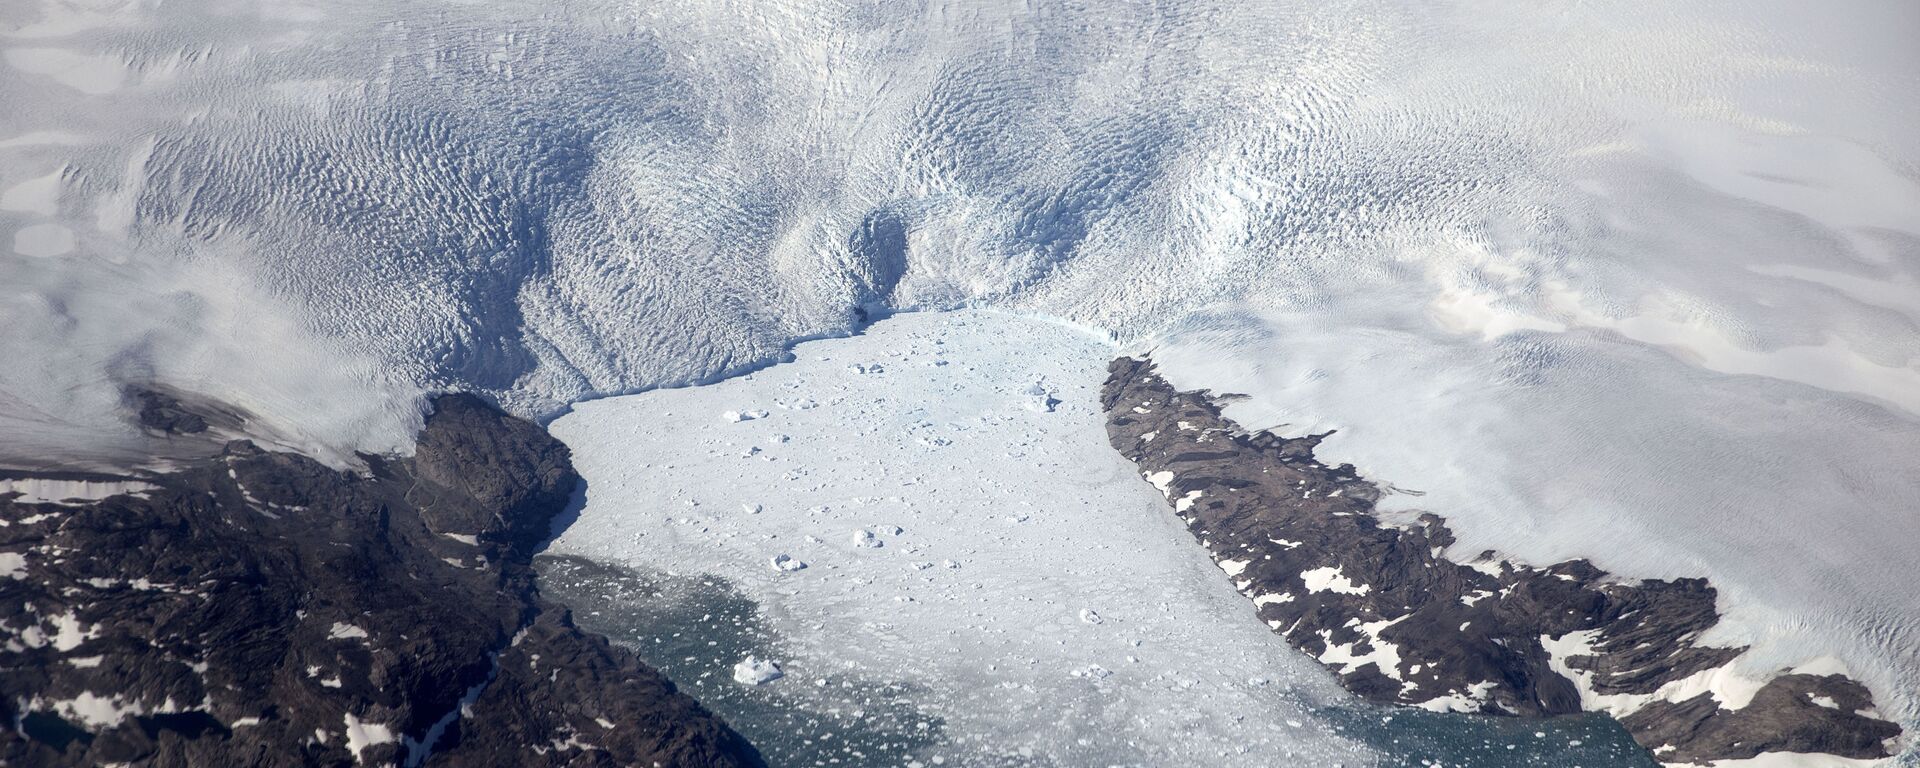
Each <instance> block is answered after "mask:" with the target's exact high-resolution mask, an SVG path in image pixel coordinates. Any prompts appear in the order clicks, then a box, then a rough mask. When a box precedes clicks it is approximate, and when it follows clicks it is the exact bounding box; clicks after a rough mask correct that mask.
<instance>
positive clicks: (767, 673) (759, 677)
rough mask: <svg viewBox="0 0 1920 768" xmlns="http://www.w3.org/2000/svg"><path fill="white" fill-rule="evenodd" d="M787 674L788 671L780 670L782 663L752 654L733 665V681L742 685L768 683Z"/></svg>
mask: <svg viewBox="0 0 1920 768" xmlns="http://www.w3.org/2000/svg"><path fill="white" fill-rule="evenodd" d="M786 676H787V673H785V672H782V671H780V665H778V664H775V663H773V662H771V661H768V660H766V659H757V658H754V657H752V656H748V657H746V658H744V659H741V660H740V663H738V664H735V665H733V681H734V682H736V683H740V684H741V685H766V684H767V683H771V682H773V681H775V680H778V679H780V678H782V677H786Z"/></svg>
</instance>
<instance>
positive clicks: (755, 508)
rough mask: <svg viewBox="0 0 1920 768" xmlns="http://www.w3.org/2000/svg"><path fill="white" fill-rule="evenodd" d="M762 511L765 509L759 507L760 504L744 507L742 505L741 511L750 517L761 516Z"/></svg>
mask: <svg viewBox="0 0 1920 768" xmlns="http://www.w3.org/2000/svg"><path fill="white" fill-rule="evenodd" d="M761 509H763V508H762V507H761V506H760V505H758V504H742V505H740V511H742V512H745V513H747V514H749V515H757V514H760V510H761Z"/></svg>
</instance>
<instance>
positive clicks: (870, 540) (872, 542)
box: [853, 528, 880, 547]
mask: <svg viewBox="0 0 1920 768" xmlns="http://www.w3.org/2000/svg"><path fill="white" fill-rule="evenodd" d="M853 545H854V546H856V547H879V546H880V539H879V537H876V536H874V535H873V531H869V530H867V529H865V528H862V529H860V530H857V531H854V532H853Z"/></svg>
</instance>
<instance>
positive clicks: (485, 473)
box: [0, 395, 763, 766]
mask: <svg viewBox="0 0 1920 768" xmlns="http://www.w3.org/2000/svg"><path fill="white" fill-rule="evenodd" d="M139 406H140V408H141V409H142V418H143V419H145V420H149V421H155V420H158V421H164V423H165V425H166V426H167V428H169V429H172V428H176V427H177V428H179V429H182V430H188V429H191V428H193V427H195V426H198V424H199V423H200V422H198V421H196V419H198V418H200V417H198V416H196V415H194V414H193V413H192V412H189V411H187V410H183V407H182V406H181V405H180V403H179V401H177V400H173V399H166V400H159V399H153V398H148V399H146V400H143V401H141V402H140V403H139ZM433 409H434V410H433V413H432V415H431V416H429V417H428V419H427V421H426V426H425V428H424V429H423V431H422V432H421V434H420V436H419V442H418V449H417V451H416V454H415V455H414V456H413V457H412V458H392V457H377V456H363V457H362V458H363V459H364V461H365V463H366V470H365V471H364V472H346V471H339V470H335V469H331V468H329V467H327V466H325V465H322V464H320V463H319V462H317V461H314V460H312V459H310V458H307V457H304V456H300V455H296V454H291V453H270V452H266V451H263V450H260V449H259V448H256V447H255V446H254V445H253V444H251V443H248V442H234V443H230V444H228V445H227V448H226V450H225V451H224V452H223V453H222V454H221V455H219V456H216V457H214V458H211V459H208V460H206V461H204V462H200V463H197V464H194V465H192V466H190V467H188V468H186V469H182V470H180V471H177V472H173V473H170V474H164V475H157V476H148V477H141V478H139V479H140V480H142V481H144V482H146V483H149V484H152V485H154V486H157V488H153V489H151V490H146V491H143V492H140V493H134V494H122V495H117V496H112V497H109V498H105V499H99V500H85V499H76V500H69V501H68V503H64V504H52V503H31V504H30V503H21V499H20V498H19V496H18V495H17V494H0V522H4V523H5V524H4V525H0V574H3V575H0V714H4V716H5V717H6V718H7V719H8V721H9V723H10V724H11V725H12V726H13V727H11V728H6V729H0V764H4V765H18V766H42V765H45V766H56V765H75V766H78V765H101V764H112V763H122V764H132V765H148V766H208V765H221V766H318V765H327V766H349V765H366V766H373V765H414V764H424V765H429V766H436V765H446V766H461V765H474V766H480V765H487V766H492V765H529V766H538V765H553V766H558V765H567V766H603V765H604V766H613V765H662V766H759V765H762V764H763V763H762V761H761V759H760V757H759V754H758V753H757V752H756V751H755V750H754V748H753V747H752V746H751V745H749V744H748V743H747V742H746V741H745V740H744V739H742V738H741V737H740V736H739V735H738V734H736V733H735V732H734V731H732V730H731V729H730V728H728V727H727V725H726V724H725V723H723V722H721V721H720V719H719V718H717V717H715V716H714V715H712V714H711V713H709V712H707V711H706V710H705V709H703V708H702V707H701V706H700V705H699V704H698V703H697V702H695V701H693V700H692V699H691V698H689V697H687V696H686V695H684V694H681V693H679V692H678V691H676V690H675V688H674V686H673V684H672V683H671V682H669V681H668V680H666V679H665V678H664V677H662V676H661V675H659V674H658V673H656V672H655V671H653V670H652V669H650V668H648V667H646V666H645V665H643V664H642V663H640V662H639V660H638V659H637V658H636V657H634V655H633V654H631V653H630V652H628V651H626V650H624V649H621V648H618V647H616V646H613V645H610V644H608V643H607V642H606V641H605V640H604V639H602V638H599V637H597V636H593V635H589V634H587V633H585V632H583V631H581V630H579V629H577V628H575V627H574V625H573V623H572V621H571V620H570V618H569V617H568V615H567V612H566V611H565V609H563V608H560V607H558V606H555V605H552V604H550V603H547V602H545V601H544V600H542V599H541V598H540V596H539V594H538V592H537V591H536V589H535V584H534V574H533V571H532V569H531V567H530V565H529V559H530V558H531V556H532V554H533V552H534V550H535V549H536V548H537V547H538V546H539V545H540V543H541V542H542V541H543V540H544V539H545V538H546V536H547V534H548V530H549V528H548V526H549V524H550V521H551V520H552V518H553V516H554V515H555V514H556V513H558V512H560V511H561V510H562V509H563V508H564V507H565V505H566V504H567V502H568V497H569V494H570V493H571V492H572V489H573V487H574V485H575V483H576V482H577V480H578V478H577V476H576V475H575V474H574V472H573V468H572V465H571V463H570V459H569V454H568V451H567V448H566V446H564V445H562V444H561V443H560V442H558V441H556V440H554V439H553V438H552V437H550V436H548V435H547V434H546V433H545V432H544V431H543V430H541V429H540V428H539V427H536V426H534V425H533V424H530V423H527V422H524V421H521V420H518V419H514V418H512V417H509V416H506V415H505V414H503V413H501V412H499V411H498V410H496V409H494V408H493V407H491V406H490V405H488V404H486V403H484V402H482V401H480V400H479V399H477V398H474V397H471V396H464V395H450V396H443V397H440V398H437V399H436V400H435V401H434V403H433Z"/></svg>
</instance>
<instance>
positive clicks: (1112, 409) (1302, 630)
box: [1102, 357, 1900, 763]
mask: <svg viewBox="0 0 1920 768" xmlns="http://www.w3.org/2000/svg"><path fill="white" fill-rule="evenodd" d="M1109 374H1110V375H1109V377H1108V379H1107V382H1106V385H1105V388H1104V390H1103V393H1102V397H1103V405H1104V407H1105V409H1106V411H1107V414H1108V419H1107V432H1108V437H1109V439H1110V440H1111V442H1112V444H1113V446H1114V448H1116V449H1117V450H1119V451H1120V452H1121V453H1122V454H1123V455H1125V456H1126V457H1127V458H1128V459H1130V460H1132V461H1133V462H1135V463H1136V464H1137V465H1138V466H1139V468H1140V470H1141V472H1142V474H1143V475H1144V476H1145V477H1146V479H1147V481H1148V482H1150V483H1152V484H1153V485H1154V486H1155V487H1157V488H1159V489H1160V490H1161V491H1162V492H1163V493H1165V494H1166V496H1167V498H1168V500H1169V501H1171V502H1172V503H1173V506H1174V511H1175V514H1177V515H1178V516H1179V517H1180V518H1181V519H1182V520H1183V521H1185V522H1186V523H1187V526H1188V529H1189V530H1190V531H1191V532H1192V533H1193V535H1194V537H1195V538H1196V539H1198V540H1199V541H1200V542H1201V544H1202V545H1203V546H1204V547H1206V549H1207V550H1208V552H1209V553H1210V554H1211V555H1212V557H1213V559H1214V561H1215V562H1216V563H1217V564H1219V566H1220V568H1221V569H1222V570H1223V571H1225V572H1226V573H1227V575H1228V577H1229V578H1231V579H1232V580H1233V582H1234V585H1235V586H1236V587H1237V588H1238V589H1239V591H1240V592H1241V593H1242V594H1245V595H1247V596H1248V597H1249V598H1251V599H1252V600H1253V603H1254V606H1255V610H1257V611H1258V612H1259V616H1260V618H1261V620H1263V621H1265V622H1266V623H1267V625H1268V626H1269V627H1272V628H1273V630H1274V631H1275V632H1277V633H1279V634H1281V635H1282V636H1284V637H1285V638H1286V639H1287V641H1288V642H1289V643H1290V644H1292V645H1293V646H1294V647H1296V648H1299V649H1300V650H1302V651H1305V652H1306V653H1308V654H1310V655H1312V656H1314V657H1315V658H1317V659H1319V660H1320V661H1321V662H1322V663H1325V664H1326V665H1328V666H1329V667H1330V668H1331V669H1332V670H1333V671H1334V672H1335V673H1336V674H1337V676H1338V677H1339V680H1340V682H1341V684H1342V685H1344V686H1345V687H1346V688H1347V689H1348V690H1350V691H1353V692H1354V693H1356V694H1358V695H1360V696H1363V697H1365V698H1367V699H1369V700H1372V701H1375V702H1381V703H1387V704H1398V705H1406V706H1417V707H1422V708H1426V709H1432V710H1438V711H1459V712H1478V713H1485V714H1506V715H1519V716H1528V717H1539V716H1548V715H1556V714H1565V713H1571V712H1577V711H1581V710H1594V711H1603V712H1607V713H1609V714H1612V715H1613V716H1614V717H1616V718H1619V719H1620V721H1621V722H1622V723H1623V724H1624V725H1625V726H1626V727H1627V729H1628V730H1629V731H1630V732H1631V733H1632V734H1633V735H1634V738H1635V739H1636V740H1637V741H1639V742H1640V743H1641V744H1642V745H1644V746H1646V747H1647V748H1648V749H1650V750H1652V751H1653V752H1654V754H1655V755H1656V757H1658V758H1659V759H1660V760H1662V761H1663V762H1668V763H1704V762H1708V761H1712V760H1721V759H1732V758H1747V757H1754V756H1756V755H1760V754H1767V753H1778V752H1801V753H1825V754H1833V755H1839V756H1844V757H1850V758H1877V757H1886V756H1888V755H1889V754H1890V750H1891V748H1892V745H1893V742H1894V740H1895V739H1896V738H1897V737H1898V735H1899V732H1900V729H1899V728H1898V726H1896V725H1894V724H1892V723H1889V722H1886V721H1884V720H1880V719H1878V718H1877V717H1876V716H1875V715H1874V710H1873V703H1872V701H1871V697H1870V694H1869V693H1868V691H1867V689H1866V688H1865V687H1863V686H1861V685H1860V684H1859V683H1857V682H1855V681H1853V680H1850V679H1848V678H1846V677H1844V676H1842V675H1839V674H1814V673H1806V674H1780V675H1777V676H1773V677H1772V678H1771V679H1769V680H1766V681H1757V680H1745V679H1743V678H1741V677H1740V676H1739V675H1737V674H1735V672H1734V670H1733V668H1732V663H1733V661H1734V660H1735V658H1736V657H1738V656H1739V655H1740V654H1742V653H1743V652H1744V651H1745V650H1746V649H1744V648H1721V647H1713V646H1707V645H1701V644H1698V643H1697V642H1695V639H1696V638H1697V637H1698V636H1699V635H1700V633H1701V632H1702V631H1703V630H1705V629H1707V628H1709V627H1711V626H1713V625H1714V624H1715V623H1717V622H1718V621H1719V614H1718V612H1717V611H1716V609H1715V607H1714V601H1715V592H1714V589H1713V586H1712V585H1711V584H1709V583H1707V581H1706V580H1704V579H1675V580H1672V581H1657V580H1648V581H1639V582H1631V583H1630V582H1629V581H1628V580H1625V579H1621V578H1618V577H1614V576H1612V575H1610V574H1607V573H1606V572H1604V571H1601V570H1600V569H1598V568H1596V567H1594V566H1593V565H1592V564H1591V563H1588V562H1587V561H1585V560H1572V561H1568V562H1563V563H1556V564H1553V565H1549V566H1545V567H1536V566H1532V565H1527V564H1523V563H1518V562H1513V561H1509V560H1504V559H1498V558H1495V557H1494V556H1492V554H1491V553H1483V554H1482V555H1480V556H1479V557H1477V558H1473V559H1471V560H1469V561H1467V562H1458V561H1455V560H1453V559H1450V558H1449V553H1448V551H1447V548H1448V546H1449V545H1450V544H1452V543H1453V536H1452V534H1451V533H1450V532H1449V531H1448V530H1447V527H1446V525H1445V524H1444V521H1443V520H1442V519H1441V518H1440V517H1438V516H1436V515H1432V514H1426V515H1422V516H1420V517H1419V518H1417V519H1411V520H1406V521H1389V520H1386V519H1383V518H1382V517H1381V516H1379V515H1377V514H1376V510H1375V501H1376V500H1377V499H1379V497H1380V495H1381V490H1380V488H1379V487H1378V486H1376V485H1374V484H1373V483H1371V482H1369V481H1367V480H1364V479H1362V478H1361V477H1360V476H1359V475H1358V474H1356V473H1355V471H1354V468H1353V467H1352V465H1345V464H1343V465H1340V466H1337V467H1329V466H1327V465H1325V464H1322V463H1320V462H1319V461H1318V460H1317V459H1316V458H1315V457H1314V448H1315V446H1317V445H1318V444H1319V442H1320V441H1321V440H1322V439H1324V438H1325V437H1326V435H1308V436H1305V437H1297V438H1287V437H1281V436H1278V435H1274V434H1270V433H1265V432H1261V433H1248V432H1246V431H1244V430H1242V429H1240V427H1239V426H1238V425H1236V424H1235V423H1233V422H1232V421H1230V420H1228V419H1226V418H1224V417H1222V415H1221V405H1220V402H1219V398H1217V397H1215V396H1214V395H1212V394H1211V393H1209V392H1206V391H1204V390H1202V391H1190V392H1181V391H1179V390H1177V389H1175V388H1174V387H1173V386H1172V385H1171V384H1169V383H1168V382H1167V381H1166V379H1164V378H1162V377H1161V376H1160V375H1159V374H1158V373H1156V371H1155V369H1154V366H1153V364H1152V363H1151V362H1149V361H1146V360H1138V359H1133V358H1125V357H1123V358H1120V359H1117V360H1115V361H1113V363H1112V364H1111V366H1110V368H1109ZM1783 672H1784V671H1783Z"/></svg>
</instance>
